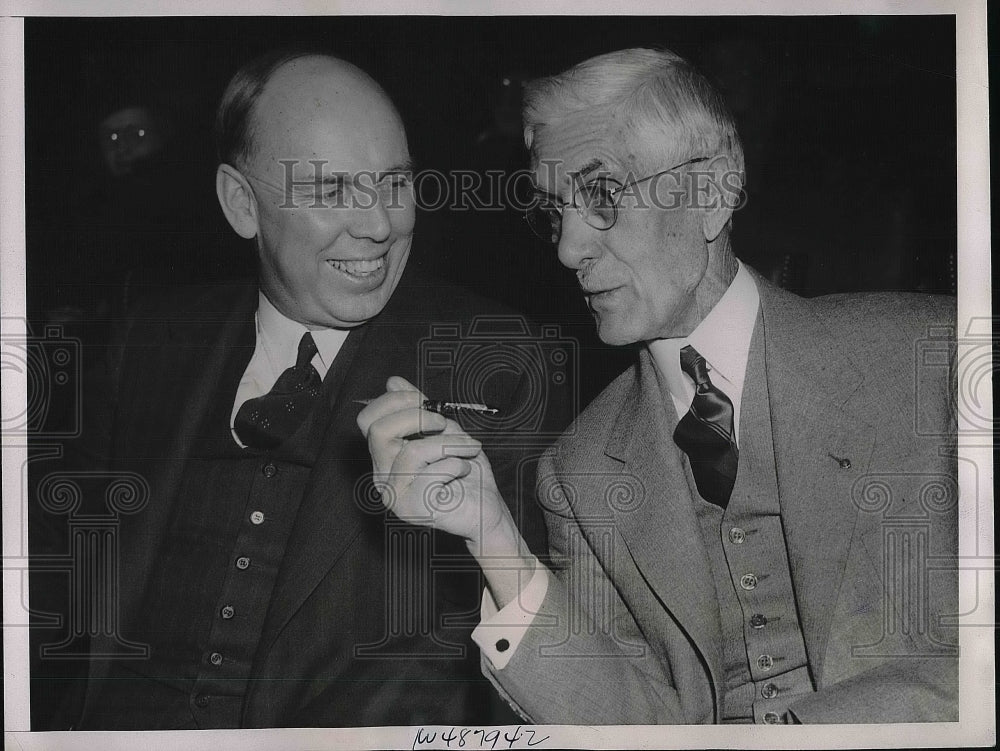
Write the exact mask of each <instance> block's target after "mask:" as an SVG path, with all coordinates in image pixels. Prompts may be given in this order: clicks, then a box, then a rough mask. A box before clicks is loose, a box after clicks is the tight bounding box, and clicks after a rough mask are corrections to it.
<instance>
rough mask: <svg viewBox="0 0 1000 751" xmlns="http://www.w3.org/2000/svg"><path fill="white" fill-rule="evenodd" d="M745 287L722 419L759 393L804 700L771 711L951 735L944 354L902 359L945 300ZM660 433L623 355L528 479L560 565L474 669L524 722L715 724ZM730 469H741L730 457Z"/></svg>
mask: <svg viewBox="0 0 1000 751" xmlns="http://www.w3.org/2000/svg"><path fill="white" fill-rule="evenodd" d="M756 281H757V285H758V288H759V290H760V304H761V308H760V315H759V318H758V322H757V328H756V330H755V333H754V337H753V342H752V346H751V358H750V359H751V362H754V361H755V359H756V360H758V361H759V362H761V363H762V364H763V367H762V368H760V369H758V370H754V369H753V368H751V369H749V370H748V373H747V379H746V382H745V387H744V395H743V404H744V406H746V405H747V403H748V401H752V399H751V397H752V396H753V395H754V393H755V392H754V389H761V388H762V387H764V385H766V388H767V390H768V393H769V399H770V410H771V411H770V415H769V416H767V415H764V419H765V420H767V419H768V418H769V421H770V427H771V433H772V435H773V446H774V457H775V469H776V474H777V484H778V488H777V492H778V496H779V503H780V508H781V516H782V522H783V525H784V530H785V538H786V546H787V550H788V558H789V562H790V566H791V575H792V583H793V587H794V590H795V596H796V604H797V608H798V613H799V617H800V621H801V625H802V630H803V635H804V638H805V646H806V651H807V655H808V662H809V668H810V673H811V675H812V678H813V682H814V684H815V687H816V689H817V691H816V692H815V693H813V694H810V695H808V696H806V697H804V698H802V699H800V700H798V701H796V702H794V703H793V704H792V705H791V711H792V712H793V713H794V715H795V717H796V718H797V719H798V720H800V721H802V722H843V723H852V722H894V721H895V722H900V721H927V720H955V719H957V713H958V686H957V646H956V645H957V630H956V628H955V627H954V617H953V616H954V614H956V613H957V612H958V607H957V592H958V588H957V581H956V576H955V571H954V561H955V556H956V554H957V531H956V530H957V525H956V522H957V484H956V465H955V459H954V452H953V449H952V445H953V442H954V431H955V428H954V423H953V420H952V415H951V413H950V404H951V399H950V398H949V395H950V394H951V393H952V391H951V385H950V382H949V364H948V360H947V354H948V351H947V350H948V349H949V345H948V343H947V341H945V342H944V347H945V352H944V354H945V357H944V358H943V359H942V358H941V357H940V356H939V357H938V359H937V360H933V358H931V359H926V358H923V357H922V356H920V353H921V347H922V346H923V344H925V343H926V340H927V339H928V336H929V334H934V333H936V332H935V331H934V330H929V327H933V326H938V327H940V326H950V325H952V324H953V320H954V314H955V311H954V300H953V299H950V298H931V297H922V296H917V295H888V294H872V295H842V296H833V297H828V298H818V299H813V300H805V299H802V298H799V297H796V296H794V295H791V294H789V293H786V292H784V291H782V290H780V289H777V288H775V287H773V286H772V285H770V284H769V283H767V282H766V281H765V280H763V279H762V278H760V277H756ZM938 344H941V341H940V340H938ZM761 348H763V357H761V358H755V357H754V353H755V352H756V353H760V352H761ZM940 354H941V349H940V347H939V348H938V355H940ZM931 362H933V363H934V364H933V365H932V366H930V365H928V363H931ZM676 422H677V418H676V412H675V410H674V408H673V405H672V404H670V403H669V400H668V399H666V400H665V398H664V395H663V392H662V391H661V388H660V386H659V384H658V382H657V379H656V376H655V372H654V365H653V363H652V361H651V358H650V356H649V354H648V351H643V352H642V353H641V355H640V357H639V361H638V363H637V364H636V366H635V367H634V368H632V369H631V370H630V371H628V372H626V373H625V374H623V375H622V376H621V377H620V378H618V379H617V380H616V381H614V382H613V383H612V384H611V385H610V386H609V387H608V388H607V389H606V390H605V391H604V392H603V393H602V394H601V395H600V396H599V397H598V398H597V399H596V400H595V401H594V402H593V403H592V404H591V405H590V406H589V407H588V408H587V409H586V410H585V411H584V412H583V413H582V414H581V415H580V417H579V419H578V421H577V422H576V423H575V426H574V427H575V431H572V432H571V434H569V435H568V436H567V437H566V438H564V439H562V440H560V441H559V443H558V444H557V445H556V446H555V447H554V448H553V450H552V451H551V453H550V454H548V455H547V456H546V458H545V459H544V460H543V462H542V464H541V465H540V467H539V483H540V484H539V491H538V497H539V501H540V503H541V504H542V505H543V506H544V507H545V510H546V523H547V526H548V530H549V541H550V545H551V548H552V554H553V556H554V557H555V559H556V560H557V561H558V560H561V561H562V568H558V569H557V571H556V576H555V578H554V580H553V584H552V586H551V587H550V590H549V592H548V593H547V595H546V599H545V602H544V604H543V607H542V609H541V611H540V613H539V614H538V615H537V616H536V620H535V623H536V624H537V628H532V629H531V630H530V631H529V633H528V635H527V636H526V637H525V640H524V641H523V642H522V643H521V645H520V646H519V648H518V649H517V651H516V652H515V653H514V655H513V657H512V658H511V661H510V662H509V663H508V665H507V666H506V667H505V668H504V669H503V670H496V671H494V670H492V668H491V667H490V665H489V663H488V662H486V661H485V660H484V671H486V672H487V673H488V674H489V675H490V676H491V679H492V680H494V682H495V683H496V684H497V685H498V688H499V689H500V690H501V691H502V692H504V693H505V694H506V695H507V696H508V698H509V700H511V701H512V703H513V704H514V705H515V706H516V707H517V708H518V709H519V710H520V711H521V712H522V713H523V714H524V715H526V716H527V717H529V718H530V719H532V720H534V721H536V722H543V723H585V724H595V723H615V724H619V723H621V724H624V723H628V724H632V723H634V724H651V723H711V722H718V721H719V705H720V701H721V695H722V693H723V684H722V677H723V676H722V672H721V649H720V646H719V642H720V639H721V628H720V623H719V612H718V607H717V605H716V604H715V602H714V595H713V593H714V591H715V590H714V583H713V579H712V576H711V574H710V571H709V568H708V559H707V554H706V551H705V549H704V544H703V542H702V535H701V532H700V530H699V527H698V525H697V521H696V518H695V514H694V510H693V508H692V506H691V504H690V501H689V500H688V499H689V498H690V495H689V491H688V481H687V479H686V477H685V469H684V466H683V464H682V462H683V461H684V459H683V455H682V454H681V453H680V452H679V450H678V449H677V448H676V446H675V445H674V443H673V441H672V440H671V438H670V436H671V435H672V432H673V429H674V426H675V425H676ZM739 471H740V472H741V473H742V472H746V471H750V472H752V471H754V470H753V468H752V467H750V468H748V467H747V466H746V464H745V463H744V462H743V461H742V458H741V463H740V470H739ZM737 482H739V480H737ZM949 569H951V570H949ZM942 618H943V619H944V620H942ZM948 618H951V620H950V621H949V620H948Z"/></svg>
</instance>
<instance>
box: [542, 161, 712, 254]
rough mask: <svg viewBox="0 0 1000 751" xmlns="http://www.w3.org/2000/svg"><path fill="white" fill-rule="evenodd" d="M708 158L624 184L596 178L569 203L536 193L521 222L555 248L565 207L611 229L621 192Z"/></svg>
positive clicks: (601, 227)
mask: <svg viewBox="0 0 1000 751" xmlns="http://www.w3.org/2000/svg"><path fill="white" fill-rule="evenodd" d="M711 158H712V157H710V156H699V157H695V158H694V159H688V160H687V161H686V162H681V163H680V164H675V165H674V166H673V167H670V168H669V169H665V170H662V171H660V172H657V173H655V174H652V175H647V176H646V177H642V178H639V179H638V180H631V181H629V182H626V183H622V182H620V181H619V180H615V179H614V178H613V177H600V178H597V179H596V180H591V181H590V182H587V183H583V184H582V185H580V186H578V187H577V188H576V190H575V191H574V192H573V199H572V200H571V201H570V202H569V203H559V202H557V201H554V200H552V198H551V196H549V195H548V194H544V193H536V195H535V198H536V200H535V201H534V203H533V204H532V206H531V207H529V208H528V210H527V211H526V212H525V213H524V219H525V221H526V222H527V223H528V226H529V227H531V230H532V231H533V232H534V233H535V234H536V235H538V237H540V238H541V239H542V240H545V241H546V242H550V243H552V244H553V245H557V244H558V243H559V238H560V237H561V236H562V217H563V211H564V210H565V209H567V208H572V209H575V210H576V213H577V214H579V215H580V218H581V219H583V221H585V222H586V223H587V224H588V225H589V226H591V227H593V228H594V229H596V230H601V231H602V232H603V231H606V230H609V229H611V228H612V227H614V226H615V222H617V221H618V203H619V201H621V196H622V191H624V190H625V188H628V187H631V186H633V185H639V184H640V183H644V182H646V181H648V180H652V179H653V178H656V177H660V176H661V175H666V174H667V173H669V172H673V171H674V170H679V169H680V168H681V167H687V166H688V165H690V164H695V163H697V162H706V161H708V160H709V159H711Z"/></svg>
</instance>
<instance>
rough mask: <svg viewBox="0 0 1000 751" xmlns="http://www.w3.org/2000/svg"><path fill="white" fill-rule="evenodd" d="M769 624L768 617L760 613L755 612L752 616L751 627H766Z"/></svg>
mask: <svg viewBox="0 0 1000 751" xmlns="http://www.w3.org/2000/svg"><path fill="white" fill-rule="evenodd" d="M766 625H767V618H766V617H765V616H763V615H761V614H760V613H754V614H753V615H751V616H750V627H751V628H764V626H766Z"/></svg>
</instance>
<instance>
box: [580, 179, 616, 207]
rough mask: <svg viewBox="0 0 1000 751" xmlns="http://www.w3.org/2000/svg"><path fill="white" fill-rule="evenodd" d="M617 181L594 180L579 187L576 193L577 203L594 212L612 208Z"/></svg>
mask: <svg viewBox="0 0 1000 751" xmlns="http://www.w3.org/2000/svg"><path fill="white" fill-rule="evenodd" d="M617 187H619V186H618V183H617V182H613V181H610V180H594V181H593V182H590V183H587V184H586V185H583V186H582V187H581V188H580V191H579V193H578V194H577V201H576V202H577V204H578V205H579V206H581V207H583V208H586V209H589V210H590V211H594V212H598V213H600V212H607V211H613V210H614V204H615V193H616V190H615V189H616V188H617Z"/></svg>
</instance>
